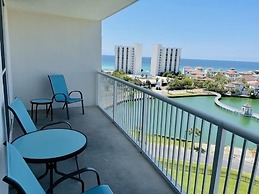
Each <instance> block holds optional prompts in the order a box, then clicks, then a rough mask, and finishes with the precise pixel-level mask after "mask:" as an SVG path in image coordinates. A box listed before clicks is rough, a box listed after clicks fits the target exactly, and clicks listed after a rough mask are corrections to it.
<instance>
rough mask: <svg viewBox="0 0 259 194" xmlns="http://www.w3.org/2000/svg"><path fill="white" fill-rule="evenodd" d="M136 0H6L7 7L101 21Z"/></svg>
mask: <svg viewBox="0 0 259 194" xmlns="http://www.w3.org/2000/svg"><path fill="white" fill-rule="evenodd" d="M136 1H138V0H109V1H107V0H94V1H93V0H73V1H71V0H44V1H42V0H8V1H6V5H7V8H11V9H16V10H21V11H28V12H36V13H45V14H52V15H59V16H66V17H72V18H81V19H88V20H97V21H101V20H103V19H105V18H107V17H109V16H111V15H113V14H114V13H116V12H118V11H120V10H122V9H124V8H126V7H128V6H129V5H131V4H133V3H135V2H136Z"/></svg>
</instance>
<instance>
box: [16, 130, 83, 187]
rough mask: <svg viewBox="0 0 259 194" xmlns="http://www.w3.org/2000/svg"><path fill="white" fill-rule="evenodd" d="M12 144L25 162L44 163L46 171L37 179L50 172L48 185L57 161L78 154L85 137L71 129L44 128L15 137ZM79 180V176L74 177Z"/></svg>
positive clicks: (60, 173)
mask: <svg viewBox="0 0 259 194" xmlns="http://www.w3.org/2000/svg"><path fill="white" fill-rule="evenodd" d="M12 144H13V145H14V146H15V147H16V148H17V150H18V151H19V152H20V154H21V155H22V157H23V158H24V159H25V160H26V162H30V163H46V171H45V172H44V174H42V175H41V176H40V177H38V179H41V178H43V177H44V176H46V175H47V174H48V171H49V172H50V186H52V185H53V171H55V172H56V173H57V174H59V175H62V176H64V175H66V174H65V173H62V172H60V171H58V170H57V162H59V161H62V160H66V159H69V158H72V157H75V156H77V155H78V154H80V153H81V152H82V151H83V150H84V149H85V148H86V146H87V137H86V136H85V135H84V134H83V133H81V132H79V131H76V130H73V129H44V130H39V131H34V132H31V133H27V134H25V135H23V136H20V137H18V138H17V139H15V140H14V141H13V142H12ZM73 179H76V180H78V181H81V178H80V177H79V178H75V177H73Z"/></svg>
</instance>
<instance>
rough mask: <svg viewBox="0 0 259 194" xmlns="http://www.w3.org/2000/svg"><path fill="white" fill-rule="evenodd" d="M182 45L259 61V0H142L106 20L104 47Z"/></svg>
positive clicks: (212, 55) (109, 50) (201, 54)
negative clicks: (136, 44)
mask: <svg viewBox="0 0 259 194" xmlns="http://www.w3.org/2000/svg"><path fill="white" fill-rule="evenodd" d="M135 43H140V44H142V45H143V53H142V55H143V56H147V57H150V56H151V51H152V45H154V44H161V45H162V46H164V47H170V48H175V47H176V48H181V49H182V53H181V58H185V59H212V60H231V61H255V62H259V0H139V1H138V2H136V3H134V4H132V5H131V6H129V7H127V8H125V9H123V10H121V11H120V12H118V13H116V14H114V15H112V16H110V17H108V18H106V19H105V20H103V22H102V53H103V54H104V55H114V46H115V45H127V46H131V45H134V44H135Z"/></svg>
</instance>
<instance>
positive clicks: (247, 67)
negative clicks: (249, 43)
mask: <svg viewBox="0 0 259 194" xmlns="http://www.w3.org/2000/svg"><path fill="white" fill-rule="evenodd" d="M150 63H151V57H143V58H142V69H143V70H144V71H145V72H149V71H150ZM114 64H115V57H114V55H103V56H102V70H114ZM185 66H190V67H192V68H195V67H198V66H200V67H202V68H204V69H206V68H213V70H214V71H217V70H223V71H227V70H228V69H230V68H235V69H236V70H237V71H238V72H244V71H255V70H259V62H246V61H221V60H202V59H181V60H180V67H179V70H180V71H181V72H182V71H183V68H184V67H185Z"/></svg>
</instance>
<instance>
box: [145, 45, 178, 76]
mask: <svg viewBox="0 0 259 194" xmlns="http://www.w3.org/2000/svg"><path fill="white" fill-rule="evenodd" d="M180 58H181V49H180V48H167V47H162V45H160V44H156V45H153V49H152V55H151V67H150V74H151V75H161V74H163V73H164V72H173V73H178V72H179V65H180Z"/></svg>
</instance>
